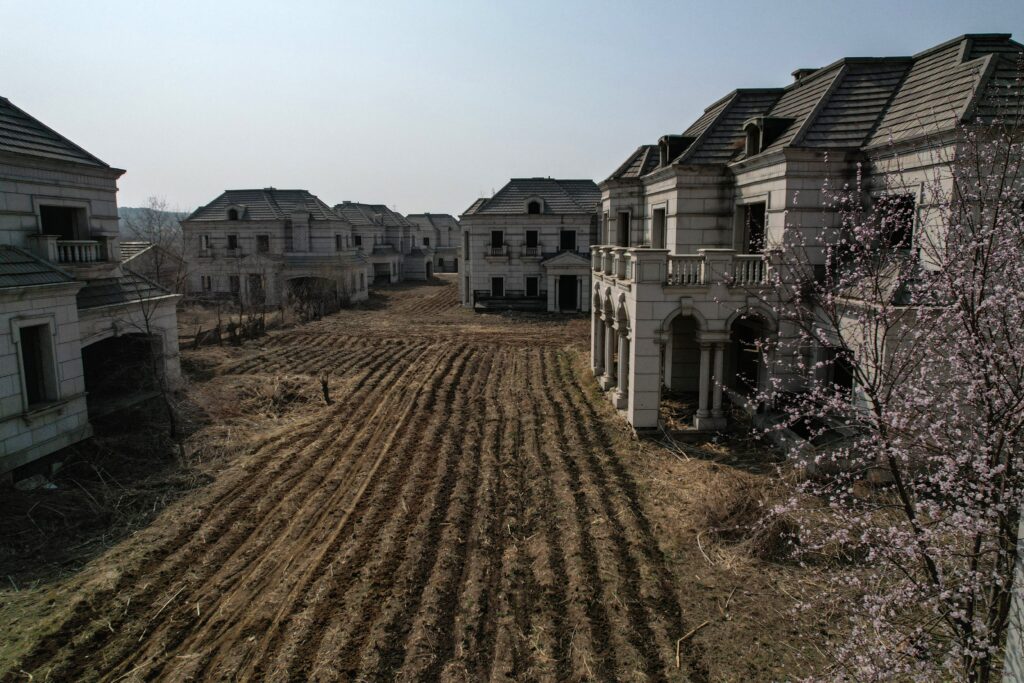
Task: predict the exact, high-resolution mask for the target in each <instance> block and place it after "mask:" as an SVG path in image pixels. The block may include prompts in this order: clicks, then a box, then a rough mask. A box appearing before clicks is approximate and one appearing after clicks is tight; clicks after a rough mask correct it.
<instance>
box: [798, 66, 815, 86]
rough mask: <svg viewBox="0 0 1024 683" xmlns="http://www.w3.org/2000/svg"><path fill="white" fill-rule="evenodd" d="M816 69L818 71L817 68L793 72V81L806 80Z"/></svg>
mask: <svg viewBox="0 0 1024 683" xmlns="http://www.w3.org/2000/svg"><path fill="white" fill-rule="evenodd" d="M815 71H817V69H808V68H804V69H797V70H796V71H794V72H793V81H794V82H796V83H799V82H800V81H802V80H804V79H805V78H807V77H808V76H810V75H811V74H812V73H814V72H815Z"/></svg>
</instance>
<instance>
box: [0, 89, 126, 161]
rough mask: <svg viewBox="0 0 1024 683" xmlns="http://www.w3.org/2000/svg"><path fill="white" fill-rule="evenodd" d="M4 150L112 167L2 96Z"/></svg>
mask: <svg viewBox="0 0 1024 683" xmlns="http://www.w3.org/2000/svg"><path fill="white" fill-rule="evenodd" d="M0 151H4V152H13V153H15V154H24V155H27V156H33V157H41V158H44V159H53V160H57V161H70V162H73V163H76V164H85V165H87V166H98V167H101V168H110V166H109V165H108V164H106V163H104V162H103V161H100V160H99V159H98V158H96V157H95V156H93V155H92V154H89V152H86V151H85V150H84V149H82V148H81V147H79V146H78V145H76V144H75V143H73V142H71V141H70V140H68V139H67V138H66V137H64V136H63V135H61V134H60V133H58V132H57V131H55V130H53V129H52V128H50V127H49V126H46V125H45V124H43V123H42V122H41V121H39V119H36V118H35V117H33V116H30V115H29V114H27V113H25V112H24V111H22V110H21V109H19V108H18V107H16V106H14V105H13V104H12V103H11V101H10V100H8V99H7V98H6V97H0Z"/></svg>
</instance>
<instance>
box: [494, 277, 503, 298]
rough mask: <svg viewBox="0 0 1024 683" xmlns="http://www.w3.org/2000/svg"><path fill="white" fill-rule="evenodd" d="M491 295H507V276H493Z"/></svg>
mask: <svg viewBox="0 0 1024 683" xmlns="http://www.w3.org/2000/svg"><path fill="white" fill-rule="evenodd" d="M491 296H505V278H503V277H492V278H491Z"/></svg>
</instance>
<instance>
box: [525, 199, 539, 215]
mask: <svg viewBox="0 0 1024 683" xmlns="http://www.w3.org/2000/svg"><path fill="white" fill-rule="evenodd" d="M526 213H530V214H535V213H540V202H538V201H536V200H534V201H532V202H530V203H529V204H527V205H526Z"/></svg>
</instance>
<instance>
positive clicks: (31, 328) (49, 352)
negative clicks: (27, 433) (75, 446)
mask: <svg viewBox="0 0 1024 683" xmlns="http://www.w3.org/2000/svg"><path fill="white" fill-rule="evenodd" d="M18 342H19V344H18V345H19V347H20V348H19V351H20V353H21V368H22V373H23V374H22V377H23V379H24V383H25V406H26V407H27V408H32V407H34V406H37V405H40V404H43V403H49V402H51V401H56V400H57V398H58V396H57V377H56V373H55V370H54V364H53V337H52V335H51V334H50V326H49V325H47V324H45V323H44V324H42V325H27V326H25V327H22V328H21V329H20V330H18Z"/></svg>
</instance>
